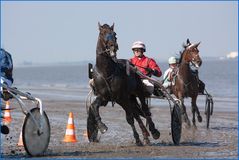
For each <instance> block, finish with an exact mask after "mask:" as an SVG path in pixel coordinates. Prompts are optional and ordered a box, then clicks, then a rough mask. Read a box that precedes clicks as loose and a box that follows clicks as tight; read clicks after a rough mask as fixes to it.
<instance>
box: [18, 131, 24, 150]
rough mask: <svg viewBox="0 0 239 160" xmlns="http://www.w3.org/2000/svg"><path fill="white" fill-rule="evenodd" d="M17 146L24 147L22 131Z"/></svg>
mask: <svg viewBox="0 0 239 160" xmlns="http://www.w3.org/2000/svg"><path fill="white" fill-rule="evenodd" d="M17 146H19V147H22V146H23V141H22V131H21V133H20V136H19V140H18V143H17Z"/></svg>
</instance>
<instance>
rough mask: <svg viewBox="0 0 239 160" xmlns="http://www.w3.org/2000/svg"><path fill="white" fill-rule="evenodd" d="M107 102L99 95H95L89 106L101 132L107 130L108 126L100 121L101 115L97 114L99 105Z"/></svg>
mask: <svg viewBox="0 0 239 160" xmlns="http://www.w3.org/2000/svg"><path fill="white" fill-rule="evenodd" d="M106 104H107V102H106V101H103V100H102V99H101V98H100V97H96V99H95V100H94V102H93V103H92V104H91V108H92V110H93V113H94V116H95V120H96V122H97V126H98V128H99V129H100V132H101V133H102V134H103V133H105V132H106V131H107V130H108V127H107V126H106V125H105V124H104V123H103V122H102V121H101V117H100V114H99V108H100V106H105V105H106Z"/></svg>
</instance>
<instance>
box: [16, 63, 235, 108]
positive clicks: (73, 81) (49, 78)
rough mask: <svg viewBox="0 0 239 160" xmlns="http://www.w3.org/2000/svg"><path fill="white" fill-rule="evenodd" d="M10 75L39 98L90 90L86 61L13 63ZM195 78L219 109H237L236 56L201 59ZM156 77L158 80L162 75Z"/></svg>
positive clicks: (74, 96)
mask: <svg viewBox="0 0 239 160" xmlns="http://www.w3.org/2000/svg"><path fill="white" fill-rule="evenodd" d="M93 65H94V63H93ZM158 65H159V67H160V68H161V70H162V72H164V71H165V70H166V69H167V68H168V64H167V63H166V62H158ZM13 77H14V83H13V86H14V87H17V88H18V89H19V90H20V91H23V92H29V93H31V94H32V95H33V96H35V97H38V98H41V99H43V100H61V101H62V100H76V101H77V100H80V101H84V100H86V97H87V95H88V93H89V91H90V87H89V84H88V82H89V78H88V63H87V62H84V63H74V64H50V65H49V64H48V65H26V66H17V67H15V68H14V72H13ZM199 77H200V79H201V80H202V81H203V82H204V83H205V84H206V90H207V92H208V93H210V95H212V96H213V100H214V102H215V103H214V106H215V104H217V103H220V106H221V108H224V109H231V110H235V111H237V108H238V60H237V59H223V60H204V61H203V64H202V66H201V67H200V69H199ZM156 79H158V80H162V77H161V78H156ZM198 99H199V101H200V102H199V103H201V104H202V105H203V104H204V103H205V96H199V98H198ZM188 101H189V100H188ZM161 103H162V104H163V105H165V104H167V103H168V102H167V101H163V100H153V104H154V105H160V104H161ZM188 103H189V102H188Z"/></svg>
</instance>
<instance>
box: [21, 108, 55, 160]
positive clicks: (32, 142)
mask: <svg viewBox="0 0 239 160" xmlns="http://www.w3.org/2000/svg"><path fill="white" fill-rule="evenodd" d="M38 126H42V127H41V129H40V130H39V128H38ZM50 132H51V131H50V123H49V119H48V117H47V115H46V113H45V112H43V115H41V114H40V109H39V108H33V109H31V111H30V112H29V113H27V115H26V117H25V120H24V124H23V128H22V139H23V144H24V148H25V150H26V152H27V153H28V154H29V155H31V156H41V155H42V154H43V153H44V152H45V151H46V150H47V147H48V144H49V142H50Z"/></svg>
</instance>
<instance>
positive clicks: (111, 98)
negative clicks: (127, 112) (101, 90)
mask: <svg viewBox="0 0 239 160" xmlns="http://www.w3.org/2000/svg"><path fill="white" fill-rule="evenodd" d="M95 71H96V73H97V74H98V75H99V76H100V77H101V78H102V79H103V80H104V82H105V84H106V87H107V89H108V91H109V93H110V100H111V102H112V107H114V104H115V101H114V100H113V97H112V93H113V92H112V89H111V87H110V85H109V83H108V81H107V79H110V78H112V77H113V75H111V76H109V77H107V78H106V79H105V78H104V77H103V76H102V75H101V74H100V73H99V72H98V71H97V67H96V69H95Z"/></svg>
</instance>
